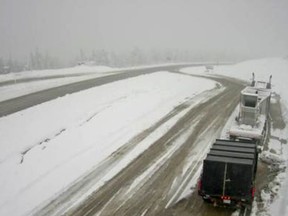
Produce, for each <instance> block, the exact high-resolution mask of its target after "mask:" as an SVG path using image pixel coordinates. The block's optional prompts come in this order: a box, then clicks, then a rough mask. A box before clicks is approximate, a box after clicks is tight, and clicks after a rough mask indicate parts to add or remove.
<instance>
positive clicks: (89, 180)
mask: <svg viewBox="0 0 288 216" xmlns="http://www.w3.org/2000/svg"><path fill="white" fill-rule="evenodd" d="M213 95H215V91H214V92H211V91H207V92H203V93H202V94H199V95H197V96H196V97H193V98H190V99H189V98H187V101H185V102H183V103H182V104H180V105H178V106H176V107H175V108H174V109H173V110H172V111H171V112H170V113H168V114H167V115H166V116H164V117H163V118H162V119H160V120H159V121H158V122H156V123H155V124H154V125H152V126H151V127H150V128H147V129H146V130H144V131H143V132H141V133H140V134H138V135H137V136H135V137H134V138H132V139H131V140H130V141H129V142H127V143H126V144H124V145H123V146H121V147H120V148H119V149H117V150H116V151H115V152H113V153H112V154H111V155H110V156H109V157H108V158H107V159H105V160H104V161H102V163H101V164H99V165H98V166H97V167H95V168H93V170H90V171H88V172H87V173H88V174H87V175H86V176H85V177H83V176H82V177H80V178H79V179H78V180H77V182H74V183H73V184H72V185H70V186H68V188H67V190H66V191H65V192H63V191H62V193H61V194H57V195H56V196H55V198H54V199H53V200H52V201H50V202H49V203H46V204H44V205H43V206H42V207H39V209H38V210H35V213H33V214H34V215H49V216H50V215H59V214H62V213H63V212H65V211H66V210H67V209H69V208H70V207H71V206H73V205H75V203H74V202H75V200H77V199H78V202H79V197H80V198H81V197H82V196H83V197H86V196H87V194H86V193H91V192H89V191H91V188H93V186H94V185H95V184H97V182H99V181H100V180H101V179H102V178H103V177H104V176H105V175H107V174H109V171H110V170H111V169H113V168H114V167H116V166H117V165H118V163H119V161H121V160H123V159H124V158H125V157H126V156H127V154H129V152H131V151H132V150H133V149H135V148H137V146H138V145H139V144H140V143H141V142H142V141H143V140H145V139H146V138H147V137H148V136H150V135H151V134H152V133H153V132H155V131H156V130H157V129H159V128H161V127H163V126H165V124H166V123H167V122H169V121H170V120H172V119H173V118H175V117H176V118H177V115H179V114H181V112H183V111H185V110H187V109H188V108H189V107H191V106H194V105H195V101H198V100H200V99H201V98H202V100H207V98H208V97H209V96H210V97H211V96H213ZM95 115H97V113H96V114H95V113H94V114H93V115H91V116H90V117H89V118H88V119H87V121H89V120H90V118H93V117H94V116H95ZM87 121H86V120H85V121H83V123H81V124H80V126H81V125H82V124H85V123H86V122H87ZM115 175H116V174H115Z"/></svg>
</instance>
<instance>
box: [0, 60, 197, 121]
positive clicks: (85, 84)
mask: <svg viewBox="0 0 288 216" xmlns="http://www.w3.org/2000/svg"><path fill="white" fill-rule="evenodd" d="M185 66H200V64H193V65H187V64H185V65H177V66H159V67H154V68H148V69H133V70H126V71H122V72H119V73H117V74H112V75H108V76H105V77H98V78H94V79H90V80H85V81H81V82H77V83H72V84H68V85H64V86H60V87H56V88H51V89H48V90H43V91H39V92H36V93H32V94H29V95H25V96H21V97H17V98H13V99H11V100H7V101H3V102H0V117H3V116H6V115H10V114H12V113H15V112H18V111H21V110H23V109H26V108H29V107H32V106H35V105H37V104H40V103H44V102H46V101H49V100H53V99H55V98H57V97H62V96H64V95H66V94H71V93H75V92H78V91H82V90H85V89H89V88H92V87H95V86H100V85H104V84H107V83H111V82H115V81H119V80H123V79H127V78H131V77H136V76H139V75H143V74H149V73H154V72H157V71H165V70H177V69H179V68H182V67H185ZM29 81H33V80H30V79H27V80H24V81H23V82H27V83H29Z"/></svg>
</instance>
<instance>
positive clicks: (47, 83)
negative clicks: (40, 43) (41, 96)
mask: <svg viewBox="0 0 288 216" xmlns="http://www.w3.org/2000/svg"><path fill="white" fill-rule="evenodd" d="M181 64H184V63H181ZM167 65H178V64H173V63H171V64H158V65H149V66H137V67H136V66H135V67H127V68H111V67H107V66H95V65H79V66H75V67H71V68H63V69H51V70H32V71H23V72H17V73H9V74H0V102H1V101H5V100H8V99H12V98H16V97H19V96H23V95H26V94H30V93H33V92H37V91H41V90H45V89H49V88H53V87H57V86H61V85H65V84H70V83H74V82H79V81H83V80H88V79H92V78H97V77H102V76H107V75H109V74H113V73H119V72H123V71H126V70H132V69H144V68H153V67H156V66H157V67H161V66H167ZM27 79H28V80H29V79H38V80H34V81H33V82H31V81H30V82H29V84H27V82H24V83H23V82H21V81H23V80H27ZM7 82H9V85H1V84H3V83H7Z"/></svg>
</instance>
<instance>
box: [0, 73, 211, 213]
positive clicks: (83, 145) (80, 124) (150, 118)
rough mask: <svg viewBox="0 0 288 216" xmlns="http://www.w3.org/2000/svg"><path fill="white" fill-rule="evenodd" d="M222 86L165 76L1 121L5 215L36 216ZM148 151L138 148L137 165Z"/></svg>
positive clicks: (0, 204) (1, 208)
mask: <svg viewBox="0 0 288 216" xmlns="http://www.w3.org/2000/svg"><path fill="white" fill-rule="evenodd" d="M214 87H215V82H213V81H210V80H206V79H200V78H192V77H188V78H187V76H184V75H178V74H173V73H168V72H158V73H153V74H150V75H144V76H139V77H136V78H131V79H128V80H123V81H119V82H115V83H112V84H107V85H104V86H100V87H96V88H92V89H89V90H86V91H81V92H79V93H75V94H72V95H67V96H65V97H62V98H58V99H56V100H52V101H49V102H47V103H44V104H41V105H38V106H35V107H32V108H29V109H26V110H23V111H21V112H18V113H15V114H12V115H9V116H6V117H3V118H1V119H0V137H1V143H0V149H1V151H0V176H1V178H0V191H1V193H0V215H23V214H25V213H27V212H30V211H31V210H33V209H34V208H35V207H36V206H37V205H39V204H41V203H43V202H45V201H47V200H49V199H51V198H52V197H54V196H55V195H57V194H59V193H60V192H61V191H63V190H65V188H67V187H68V186H69V185H70V184H71V183H72V182H74V181H76V180H77V179H78V178H79V177H80V176H81V175H83V174H85V173H86V172H87V171H89V170H90V169H92V168H93V166H97V164H99V163H100V162H101V161H103V160H104V159H105V158H106V157H108V156H109V155H111V154H112V153H113V152H114V151H115V150H116V149H118V148H119V147H121V146H122V145H123V144H125V143H126V142H128V141H129V140H130V139H131V138H132V137H134V136H135V135H136V134H138V133H140V132H141V131H143V130H144V129H146V128H149V127H150V126H151V125H153V123H155V122H156V121H158V120H160V119H161V118H162V117H163V116H165V115H166V114H168V113H169V112H170V111H171V110H172V109H173V108H174V107H175V106H177V105H179V104H180V103H183V102H185V101H187V100H189V99H191V97H193V96H196V95H198V94H199V93H201V92H203V91H205V90H208V89H211V88H214ZM203 99H205V98H203ZM197 100H199V98H198V99H197ZM31 120H33V121H31ZM174 121H175V120H174ZM166 127H169V125H168V126H167V125H166ZM166 129H167V128H166ZM162 133H163V131H162ZM147 147H148V146H147V145H146V148H147ZM144 150H145V149H144V148H143V147H142V148H140V147H139V149H136V150H135V152H134V155H132V156H131V155H130V160H132V159H133V157H136V156H137V155H138V154H139V153H141V152H142V151H144ZM126 163H127V162H126ZM120 169H121V164H119V167H118V170H115V171H114V175H115V174H116V173H117V172H119V171H120ZM112 176H113V175H112ZM112 176H111V174H110V178H111V177H112ZM104 179H105V178H104ZM105 180H107V177H106V179H105ZM47 188H49V189H47Z"/></svg>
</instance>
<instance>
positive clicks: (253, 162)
mask: <svg viewBox="0 0 288 216" xmlns="http://www.w3.org/2000/svg"><path fill="white" fill-rule="evenodd" d="M257 160H258V152H257V144H256V143H255V142H251V141H231V140H221V139H217V140H216V141H215V143H214V144H213V146H212V147H211V149H210V152H209V153H208V154H207V156H206V158H205V160H204V162H203V169H202V173H201V176H200V178H199V181H198V194H199V195H200V196H202V198H203V200H204V201H206V202H209V203H212V204H213V205H214V206H230V207H239V208H241V207H245V206H249V205H251V203H252V201H253V199H254V193H255V176H256V171H257Z"/></svg>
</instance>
